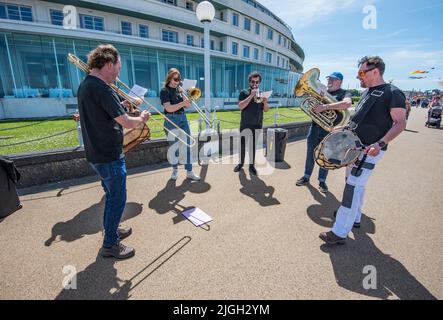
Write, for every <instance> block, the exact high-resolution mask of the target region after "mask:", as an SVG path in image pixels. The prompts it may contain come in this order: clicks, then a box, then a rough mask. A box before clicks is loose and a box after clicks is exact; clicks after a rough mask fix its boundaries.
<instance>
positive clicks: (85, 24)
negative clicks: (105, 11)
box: [80, 14, 103, 31]
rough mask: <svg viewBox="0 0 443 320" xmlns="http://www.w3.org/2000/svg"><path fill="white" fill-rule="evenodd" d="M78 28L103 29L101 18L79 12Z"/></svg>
mask: <svg viewBox="0 0 443 320" xmlns="http://www.w3.org/2000/svg"><path fill="white" fill-rule="evenodd" d="M80 28H82V29H91V30H98V31H103V18H100V17H94V16H87V15H84V14H81V15H80Z"/></svg>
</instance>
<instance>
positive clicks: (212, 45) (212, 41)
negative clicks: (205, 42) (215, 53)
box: [209, 40, 215, 50]
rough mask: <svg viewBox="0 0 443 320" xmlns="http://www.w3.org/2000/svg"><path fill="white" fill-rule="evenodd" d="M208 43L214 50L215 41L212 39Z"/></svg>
mask: <svg viewBox="0 0 443 320" xmlns="http://www.w3.org/2000/svg"><path fill="white" fill-rule="evenodd" d="M209 43H210V45H209V48H211V50H215V42H214V40H211V41H210V42H209Z"/></svg>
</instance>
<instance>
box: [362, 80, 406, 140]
mask: <svg viewBox="0 0 443 320" xmlns="http://www.w3.org/2000/svg"><path fill="white" fill-rule="evenodd" d="M375 90H378V91H379V92H376V94H377V95H379V94H380V93H381V92H383V94H382V95H381V97H380V98H378V100H377V101H376V102H375V104H374V105H373V106H372V108H371V109H370V111H369V113H368V114H367V115H366V116H365V117H364V118H363V120H362V121H361V123H360V124H359V125H358V127H357V129H356V130H355V133H356V134H357V136H358V137H359V138H360V140H361V141H362V142H363V143H364V144H365V145H371V144H373V143H375V142H377V141H379V140H380V139H381V138H383V137H384V136H385V135H386V133H387V132H388V131H389V130H390V129H391V128H392V125H393V121H392V118H391V109H392V108H403V109H406V97H405V94H404V93H403V92H402V91H401V90H400V89H398V88H397V87H395V86H393V85H391V84H387V83H386V84H382V85H380V86H377V87H373V88H370V89H368V90H366V91H365V92H364V93H363V95H362V97H361V99H360V101H364V100H365V97H367V96H368V95H370V94H372V93H373V92H374V91H375ZM365 107H369V105H368V103H363V104H361V103H360V104H359V105H358V106H357V108H356V110H355V112H356V113H355V114H358V112H360V111H362V110H364V108H365Z"/></svg>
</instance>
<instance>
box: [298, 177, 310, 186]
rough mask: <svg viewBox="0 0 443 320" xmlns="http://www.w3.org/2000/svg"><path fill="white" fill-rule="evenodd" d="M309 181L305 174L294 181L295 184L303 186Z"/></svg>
mask: <svg viewBox="0 0 443 320" xmlns="http://www.w3.org/2000/svg"><path fill="white" fill-rule="evenodd" d="M308 183H309V179H308V178H306V177H305V176H303V177H301V178H300V179H298V180H297V182H296V183H295V185H296V186H298V187H301V186H304V185H306V184H308Z"/></svg>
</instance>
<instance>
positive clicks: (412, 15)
mask: <svg viewBox="0 0 443 320" xmlns="http://www.w3.org/2000/svg"><path fill="white" fill-rule="evenodd" d="M259 2H260V3H262V4H263V5H265V6H266V7H267V8H269V9H270V10H271V11H272V12H274V13H275V14H277V15H278V16H279V17H281V18H282V19H283V20H284V21H285V22H287V23H288V24H289V25H290V26H291V27H292V32H293V34H294V37H295V40H296V41H297V42H298V43H299V44H300V46H301V47H302V48H303V49H304V51H305V54H306V59H305V63H304V67H305V70H308V69H310V68H312V67H319V68H320V70H321V73H322V76H321V80H322V82H325V79H324V76H326V75H327V74H330V73H331V72H333V71H341V72H342V73H343V74H344V76H345V79H344V85H343V86H344V88H351V89H355V88H359V82H358V81H357V79H355V77H356V70H357V61H358V59H359V58H361V57H362V56H365V55H380V56H381V57H382V58H383V59H384V60H385V62H386V73H385V80H386V81H389V80H393V83H394V84H395V85H397V86H398V87H400V88H401V89H403V90H411V89H422V90H425V89H434V88H439V87H440V89H443V87H441V86H440V85H439V83H438V82H439V81H441V80H443V1H442V0H422V1H413V0H286V1H277V0H259ZM367 5H372V6H374V7H375V9H376V13H377V19H376V22H377V28H376V29H365V28H364V27H363V20H364V19H365V17H367V14H366V13H364V12H363V11H364V8H365V6H367ZM430 68H436V69H435V70H432V71H431V73H430V74H428V75H427V77H428V78H427V79H421V80H412V79H409V76H410V75H409V72H411V71H413V70H417V69H421V70H428V69H430Z"/></svg>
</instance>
